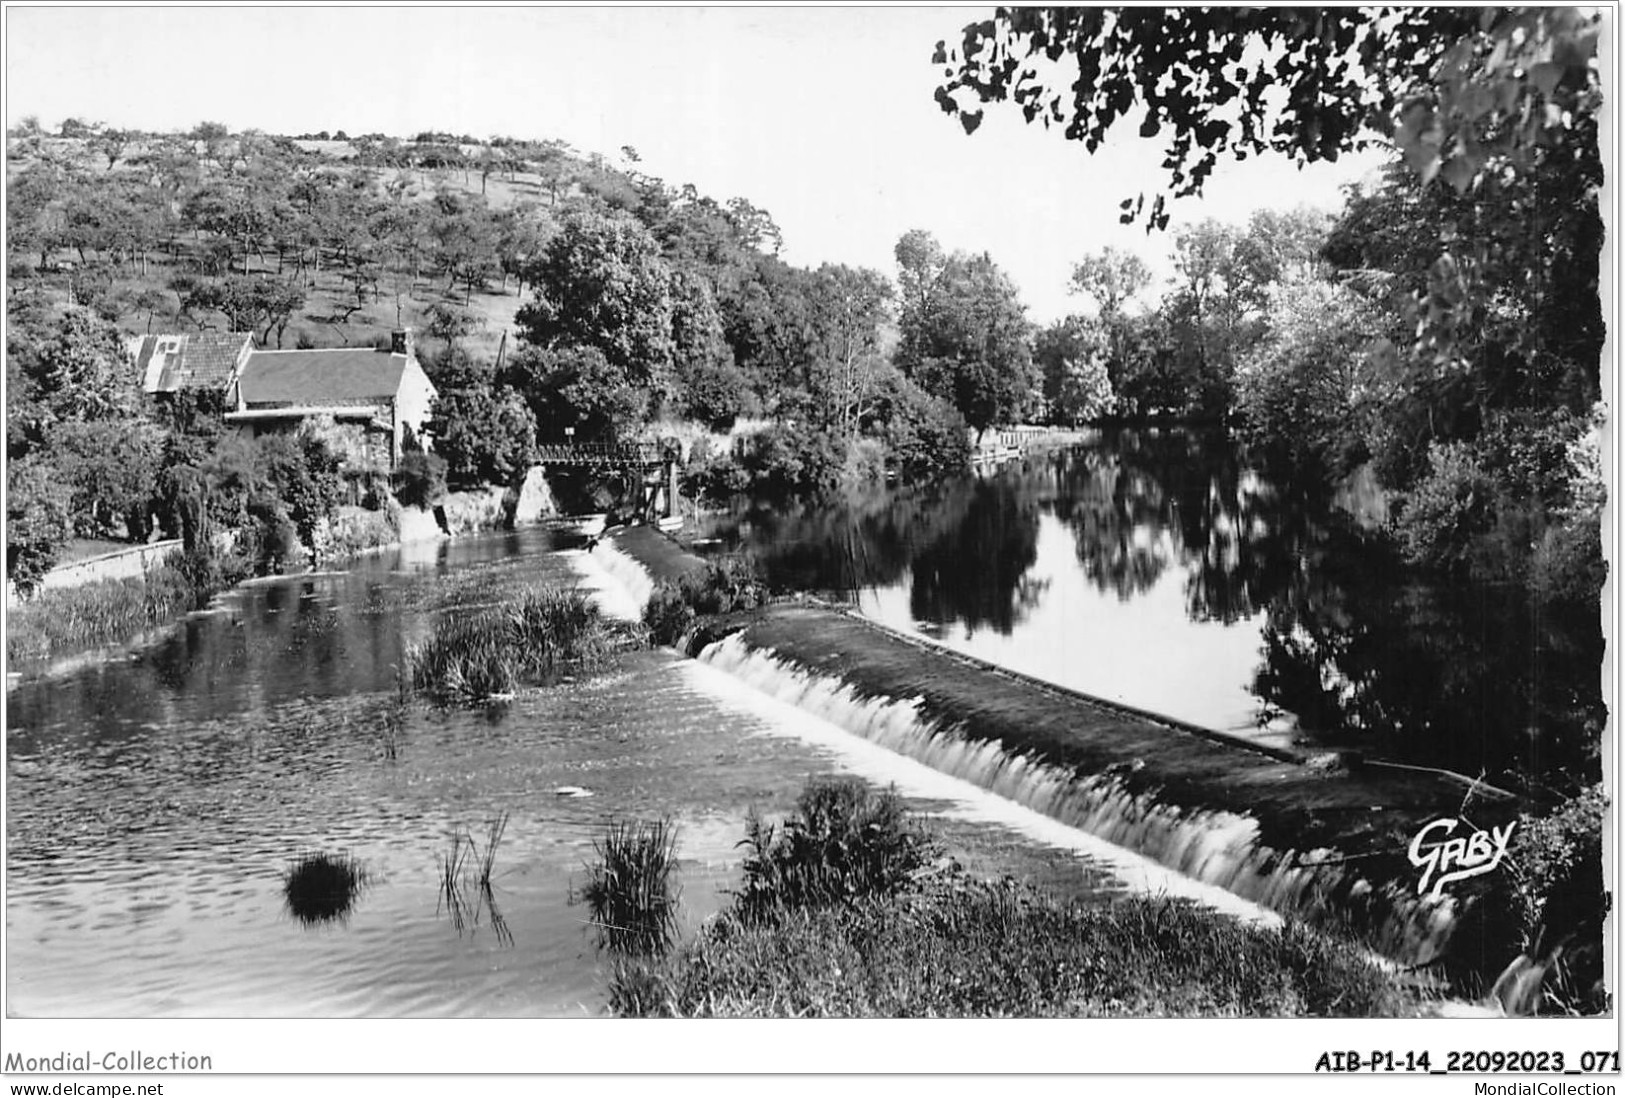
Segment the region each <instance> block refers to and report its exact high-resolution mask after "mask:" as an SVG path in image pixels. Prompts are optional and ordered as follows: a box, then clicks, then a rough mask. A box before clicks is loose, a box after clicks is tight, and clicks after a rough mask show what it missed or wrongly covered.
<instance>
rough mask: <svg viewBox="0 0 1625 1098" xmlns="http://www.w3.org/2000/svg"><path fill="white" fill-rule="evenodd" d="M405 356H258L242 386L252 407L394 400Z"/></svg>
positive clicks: (341, 352)
mask: <svg viewBox="0 0 1625 1098" xmlns="http://www.w3.org/2000/svg"><path fill="white" fill-rule="evenodd" d="M406 361H407V360H406V356H405V355H392V354H390V353H389V352H388V351H375V350H373V349H372V348H370V347H361V348H356V347H345V348H340V349H337V350H320V351H255V352H253V353H252V354H250V355H249V356H248V364H247V365H246V366H244V367H243V375H242V379H241V381H240V382H239V386H240V390H239V391H240V392H241V394H242V401H243V403H244V404H245V405H247V406H248V407H253V406H255V405H270V404H289V403H291V404H297V405H322V404H346V403H352V402H355V401H365V400H384V399H388V398H393V397H394V396H395V395H396V394H397V393H398V392H400V388H401V375H402V374H403V373H404V372H405V370H406Z"/></svg>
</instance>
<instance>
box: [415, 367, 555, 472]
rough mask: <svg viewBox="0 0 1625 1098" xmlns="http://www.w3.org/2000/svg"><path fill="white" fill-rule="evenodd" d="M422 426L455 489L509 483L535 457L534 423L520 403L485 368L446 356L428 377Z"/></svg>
mask: <svg viewBox="0 0 1625 1098" xmlns="http://www.w3.org/2000/svg"><path fill="white" fill-rule="evenodd" d="M434 382H435V389H436V394H437V395H436V396H435V399H434V404H433V406H432V407H431V409H430V418H429V422H428V424H427V426H428V431H429V433H430V435H432V436H433V437H434V448H435V452H436V453H437V454H439V455H440V456H441V457H443V458H444V459H445V460H446V475H447V476H448V477H449V478H450V480H451V481H452V482H453V483H455V484H458V485H473V484H511V483H512V482H513V481H514V478H515V477H516V476H517V475H518V474H520V473H521V472H523V471H524V470H525V469H528V468H529V467H530V465H531V464H532V463H533V462H534V461H535V457H536V420H535V418H534V417H533V416H532V415H531V411H530V409H529V408H528V407H527V406H526V404H525V401H524V398H523V397H521V396H520V395H519V393H517V392H515V391H514V390H513V389H512V388H510V387H509V386H507V385H499V384H497V382H496V379H495V378H494V377H493V376H492V373H491V371H490V369H489V368H488V367H485V366H483V365H480V364H478V363H475V362H474V361H473V360H472V359H471V358H469V357H468V355H467V354H466V353H464V352H462V351H456V350H454V351H450V352H448V353H447V355H446V356H445V358H444V359H443V360H442V362H441V364H440V366H439V367H438V368H437V369H436V371H435V376H434Z"/></svg>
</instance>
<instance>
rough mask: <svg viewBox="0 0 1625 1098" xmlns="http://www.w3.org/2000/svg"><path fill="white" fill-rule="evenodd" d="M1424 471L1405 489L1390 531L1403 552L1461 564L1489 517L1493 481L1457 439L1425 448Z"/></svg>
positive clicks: (1416, 559)
mask: <svg viewBox="0 0 1625 1098" xmlns="http://www.w3.org/2000/svg"><path fill="white" fill-rule="evenodd" d="M1428 465H1429V469H1428V473H1427V475H1426V476H1424V477H1423V478H1422V479H1421V480H1420V481H1418V482H1417V484H1416V486H1415V487H1414V488H1412V489H1411V491H1409V492H1408V493H1406V494H1405V497H1404V504H1403V508H1402V509H1401V510H1400V512H1399V517H1398V519H1397V520H1396V522H1395V532H1396V533H1397V534H1398V535H1399V540H1400V543H1401V545H1402V547H1403V548H1404V550H1405V555H1406V556H1407V557H1408V558H1409V559H1410V560H1411V561H1412V563H1415V564H1422V565H1428V566H1432V567H1443V568H1448V567H1456V566H1461V565H1464V564H1465V563H1466V562H1467V561H1468V559H1469V556H1470V554H1471V551H1472V546H1473V541H1474V539H1476V538H1477V537H1478V536H1479V535H1480V534H1482V533H1484V532H1485V531H1486V530H1488V529H1489V528H1490V526H1491V524H1492V522H1493V507H1492V504H1493V500H1494V493H1495V484H1494V481H1493V480H1492V479H1491V477H1490V475H1489V474H1488V473H1487V472H1486V471H1485V470H1484V469H1483V468H1482V467H1481V466H1480V465H1479V463H1478V459H1477V456H1476V455H1475V454H1474V452H1473V448H1472V447H1471V446H1470V445H1468V444H1466V443H1462V442H1451V443H1442V444H1441V443H1434V444H1432V445H1431V446H1430V447H1429V448H1428Z"/></svg>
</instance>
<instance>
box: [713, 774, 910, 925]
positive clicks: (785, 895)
mask: <svg viewBox="0 0 1625 1098" xmlns="http://www.w3.org/2000/svg"><path fill="white" fill-rule="evenodd" d="M745 845H746V847H747V848H748V850H749V853H748V854H747V855H746V857H745V865H744V874H745V877H744V883H743V885H742V886H741V888H740V891H739V893H738V895H737V896H736V898H735V908H736V910H737V911H738V912H739V913H740V915H741V916H742V917H743V918H745V919H747V920H749V919H757V918H762V917H767V916H770V915H772V914H775V913H778V912H781V911H783V910H785V909H786V908H796V907H806V906H809V905H819V904H830V903H842V902H848V901H851V900H855V899H857V898H859V897H862V896H868V895H871V894H876V893H887V892H893V891H896V890H898V889H902V888H906V887H908V885H909V884H910V882H911V881H912V880H913V878H914V876H915V874H916V873H917V872H918V871H920V870H921V869H923V868H924V867H925V866H926V865H927V864H928V863H929V862H930V861H931V860H932V859H933V858H934V857H935V856H936V854H937V846H936V844H935V842H934V841H933V840H931V839H930V838H929V837H927V836H926V835H925V834H924V833H923V832H921V831H919V830H917V829H916V828H915V827H914V826H913V825H912V824H911V823H910V822H909V821H908V820H907V819H906V818H905V815H904V811H903V805H902V801H901V800H900V799H899V798H898V796H897V793H896V791H895V790H886V791H885V792H882V793H878V794H877V793H875V792H874V791H873V790H871V789H870V788H869V787H868V786H867V785H865V784H864V783H863V782H861V781H858V780H857V779H852V778H815V779H813V780H812V781H809V782H808V783H807V787H806V788H805V789H804V790H803V791H802V794H801V797H800V799H799V800H798V801H797V802H796V813H795V815H793V816H791V817H790V819H788V820H786V821H785V823H784V826H783V829H782V830H777V829H775V828H774V827H773V826H772V825H770V824H765V823H763V822H762V820H761V818H760V817H759V816H757V815H756V814H755V813H754V812H753V813H752V814H751V815H750V817H749V819H748V821H747V824H746V835H745Z"/></svg>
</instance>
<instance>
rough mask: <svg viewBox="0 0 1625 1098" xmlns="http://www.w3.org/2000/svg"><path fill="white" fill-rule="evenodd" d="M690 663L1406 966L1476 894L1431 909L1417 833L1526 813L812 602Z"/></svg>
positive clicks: (734, 629) (652, 549) (1493, 793)
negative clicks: (1085, 687) (1146, 707)
mask: <svg viewBox="0 0 1625 1098" xmlns="http://www.w3.org/2000/svg"><path fill="white" fill-rule="evenodd" d="M662 543H663V544H662ZM611 544H614V545H616V546H617V547H618V548H619V549H621V550H624V551H625V552H626V553H627V554H628V555H630V556H632V557H633V558H634V559H638V560H640V562H644V563H646V564H648V565H651V566H653V568H654V570H655V571H656V572H657V573H664V574H671V572H672V571H673V570H674V567H676V568H681V567H684V566H696V565H698V563H699V562H698V560H697V558H693V557H688V556H687V555H686V554H681V553H675V552H674V547H673V546H672V545H671V543H670V542H668V541H666V539H664V538H662V537H660V536H659V535H656V534H654V533H653V532H652V531H646V530H634V531H630V532H628V535H623V536H621V537H618V538H615V539H613V540H612V542H611ZM683 557H686V558H687V559H686V560H681V559H680V558H683ZM616 570H617V571H622V570H625V569H624V567H623V568H617V569H616ZM683 647H684V648H685V650H686V652H687V654H688V655H690V656H692V657H694V658H696V659H698V660H700V661H702V662H704V663H706V664H708V665H710V666H712V667H715V668H717V669H719V670H722V671H725V672H727V673H728V674H730V675H732V676H734V677H736V678H738V679H739V680H741V681H743V682H745V683H747V684H748V685H750V686H752V687H754V688H756V689H758V690H760V691H762V692H763V693H765V694H768V695H770V696H772V697H774V698H777V699H778V700H780V701H783V702H787V703H789V704H792V705H794V706H796V707H798V708H799V709H802V710H804V711H806V712H809V713H811V714H813V715H815V716H818V717H820V718H822V719H824V720H826V721H828V722H830V723H831V724H834V725H836V726H837V727H839V728H842V729H844V730H845V731H846V732H848V733H850V734H851V735H854V736H857V737H861V738H862V739H864V740H867V741H870V742H871V743H874V744H876V745H878V746H881V747H884V748H887V749H888V750H890V751H893V752H896V753H898V754H900V755H903V756H906V757H909V758H912V759H915V760H917V761H919V762H922V763H925V764H926V765H928V766H930V767H932V768H934V769H936V770H939V771H941V772H944V773H947V774H950V775H952V776H954V777H957V778H960V779H963V780H966V781H969V782H971V783H974V784H975V785H978V786H980V787H982V788H984V789H986V790H988V791H990V792H993V793H995V794H997V795H999V796H1001V797H1004V798H1006V799H1008V800H1011V801H1013V802H1015V803H1018V804H1020V805H1022V806H1024V807H1027V808H1030V809H1032V810H1034V811H1037V812H1040V813H1042V814H1044V815H1046V816H1048V817H1050V818H1052V819H1054V820H1056V821H1058V822H1060V823H1063V824H1065V825H1068V826H1070V827H1074V828H1077V829H1079V830H1081V831H1083V832H1086V833H1088V834H1090V835H1093V836H1095V837H1097V838H1100V839H1103V840H1105V841H1107V842H1109V843H1112V844H1114V845H1117V846H1119V847H1122V848H1125V849H1127V850H1130V851H1133V852H1135V853H1138V854H1140V855H1142V856H1144V857H1146V858H1149V859H1151V860H1153V861H1155V862H1157V863H1159V864H1161V865H1163V866H1165V867H1167V868H1169V869H1172V870H1174V871H1176V872H1178V873H1181V874H1183V875H1185V876H1187V877H1190V878H1192V879H1194V880H1197V881H1200V882H1202V883H1204V884H1208V885H1213V886H1217V887H1219V888H1222V889H1225V890H1226V891H1228V892H1230V893H1233V894H1235V895H1237V896H1239V897H1241V898H1243V899H1246V900H1250V901H1252V902H1254V903H1257V904H1259V905H1261V906H1264V907H1267V908H1270V909H1272V910H1274V911H1276V912H1278V913H1280V914H1282V915H1284V916H1287V917H1292V918H1298V919H1302V920H1304V921H1306V922H1309V923H1311V924H1321V925H1325V924H1333V925H1337V926H1340V927H1342V928H1345V929H1347V930H1349V931H1352V932H1353V933H1355V934H1356V935H1358V936H1359V937H1361V938H1362V939H1364V940H1365V941H1367V942H1368V943H1369V944H1370V945H1371V946H1372V947H1373V948H1374V949H1375V950H1377V951H1378V952H1380V953H1382V954H1384V955H1386V956H1388V957H1390V958H1392V959H1393V960H1395V961H1396V962H1399V963H1401V964H1405V965H1418V966H1420V965H1427V964H1429V963H1431V962H1434V961H1436V960H1439V959H1440V958H1441V956H1442V955H1443V953H1444V951H1445V950H1446V948H1447V947H1448V946H1449V944H1450V941H1451V937H1452V933H1453V931H1454V930H1455V929H1456V926H1457V923H1458V919H1459V917H1460V915H1461V914H1462V913H1463V911H1464V909H1465V907H1466V906H1468V905H1470V904H1471V903H1472V895H1473V893H1472V891H1471V888H1470V887H1467V888H1463V889H1462V890H1461V891H1460V892H1458V893H1456V894H1454V895H1453V894H1451V893H1450V892H1446V893H1445V894H1443V895H1441V896H1439V897H1437V898H1433V897H1425V896H1423V895H1421V894H1420V891H1419V889H1418V887H1417V885H1418V881H1419V879H1420V872H1421V871H1420V870H1419V869H1418V867H1416V866H1415V865H1413V864H1412V863H1411V861H1410V858H1409V845H1410V842H1411V839H1412V838H1413V836H1415V835H1416V833H1417V832H1418V831H1419V830H1420V829H1421V828H1422V827H1424V826H1425V825H1426V824H1428V823H1430V822H1432V821H1434V820H1437V819H1441V818H1460V819H1463V820H1464V821H1467V822H1469V823H1470V824H1471V825H1472V826H1473V827H1475V828H1488V827H1491V826H1493V825H1499V824H1503V823H1505V821H1507V820H1509V819H1511V818H1513V817H1514V816H1515V814H1516V811H1517V807H1518V806H1517V804H1516V802H1515V801H1513V800H1512V799H1511V798H1510V797H1508V796H1507V795H1505V794H1502V793H1500V791H1497V790H1492V789H1488V788H1485V787H1482V786H1474V785H1473V783H1471V782H1470V781H1466V780H1463V779H1462V778H1461V777H1460V776H1457V775H1450V774H1447V773H1444V772H1432V771H1423V770H1419V769H1405V768H1394V767H1389V766H1385V765H1384V764H1381V763H1372V764H1366V763H1364V762H1363V761H1361V760H1359V759H1358V758H1348V757H1339V756H1336V755H1331V754H1327V755H1323V756H1312V755H1308V754H1305V753H1299V752H1295V751H1292V750H1288V749H1281V748H1271V747H1267V746H1262V745H1258V744H1252V743H1248V742H1246V741H1242V740H1239V739H1237V738H1235V737H1232V736H1228V735H1226V734H1223V733H1219V732H1213V731H1209V730H1206V729H1202V728H1199V727H1196V726H1193V725H1190V724H1187V723H1184V722H1179V721H1174V720H1171V719H1166V718H1161V717H1158V716H1156V715H1155V714H1151V713H1146V712H1144V711H1140V710H1136V709H1133V708H1130V707H1127V706H1123V705H1119V704H1116V703H1111V702H1106V701H1103V700H1100V699H1096V698H1092V697H1089V696H1087V695H1084V694H1080V693H1078V692H1076V691H1072V690H1068V689H1066V688H1063V687H1059V686H1054V685H1051V684H1049V683H1046V682H1042V681H1039V680H1036V679H1033V678H1030V677H1028V676H1025V675H1021V674H1018V673H1014V672H1011V671H1008V670H1005V669H1003V668H999V667H997V666H994V665H992V664H988V663H986V662H984V661H981V660H977V659H975V658H972V657H968V656H964V655H961V654H959V653H954V652H950V651H947V650H945V649H942V648H940V647H938V646H936V645H933V644H931V643H929V642H927V641H924V640H920V639H916V638H912V637H908V636H905V635H902V634H899V633H896V632H894V631H892V630H890V629H888V628H885V627H883V626H880V625H877V624H875V623H873V622H871V621H868V620H867V619H865V618H863V617H861V616H859V615H857V614H854V613H851V612H849V611H846V610H842V609H839V608H835V607H831V606H827V605H824V604H821V603H817V602H813V601H810V600H809V601H804V602H779V603H775V604H772V605H769V606H766V607H763V608H761V609H759V610H757V611H754V612H745V613H739V614H735V615H731V616H728V617H725V618H721V619H716V620H712V621H710V622H707V623H705V624H703V625H702V626H700V627H699V628H698V629H696V630H695V631H694V632H693V633H691V634H690V635H689V636H688V637H687V638H685V640H684V642H683ZM1481 880H1482V878H1480V881H1481ZM1474 883H1475V882H1463V885H1466V886H1471V885H1473V884H1474Z"/></svg>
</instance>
